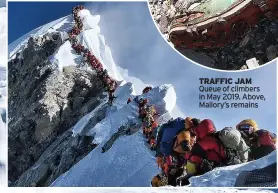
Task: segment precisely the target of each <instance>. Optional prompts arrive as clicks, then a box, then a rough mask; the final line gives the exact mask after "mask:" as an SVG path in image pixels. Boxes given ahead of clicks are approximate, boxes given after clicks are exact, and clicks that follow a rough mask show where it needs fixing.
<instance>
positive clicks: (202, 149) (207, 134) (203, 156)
mask: <svg viewBox="0 0 278 193" xmlns="http://www.w3.org/2000/svg"><path fill="white" fill-rule="evenodd" d="M215 131H216V129H215V126H214V124H213V122H212V121H211V120H209V119H205V120H203V121H201V122H200V123H199V124H198V126H197V127H195V128H193V132H194V133H195V135H196V143H195V144H194V145H193V147H192V150H191V151H190V152H189V153H187V154H186V156H185V158H186V160H187V163H186V170H187V174H188V175H189V176H195V175H201V174H204V173H206V172H208V171H211V170H212V169H214V168H215V167H220V166H222V165H224V164H225V160H226V155H225V150H224V147H223V145H222V144H220V143H218V141H217V139H216V137H214V135H213V134H214V133H215Z"/></svg>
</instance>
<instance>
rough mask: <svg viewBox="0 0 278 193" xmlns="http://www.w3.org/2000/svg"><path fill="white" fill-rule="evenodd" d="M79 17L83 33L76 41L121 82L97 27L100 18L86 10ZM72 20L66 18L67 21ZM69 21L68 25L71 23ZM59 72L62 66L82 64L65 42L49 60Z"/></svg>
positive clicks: (87, 68)
mask: <svg viewBox="0 0 278 193" xmlns="http://www.w3.org/2000/svg"><path fill="white" fill-rule="evenodd" d="M79 16H80V17H81V20H82V22H83V25H84V27H83V31H82V33H81V34H79V35H78V40H79V43H80V44H81V45H83V46H84V47H85V48H88V49H89V50H90V51H91V52H92V53H93V54H94V55H95V56H96V58H97V59H99V61H100V62H101V63H102V64H103V68H104V69H107V70H108V73H109V75H110V76H111V77H112V78H114V79H115V80H118V81H122V80H123V77H122V76H121V74H120V72H119V71H118V69H117V66H116V64H115V62H114V60H113V57H112V53H111V50H110V48H109V47H108V46H106V45H105V39H104V36H102V35H101V34H100V28H99V26H98V23H99V20H100V16H99V15H96V16H93V15H91V14H90V12H89V11H88V10H82V11H80V12H79ZM70 19H72V18H68V19H67V21H69V20H70ZM72 22H73V21H71V22H70V23H72ZM51 61H52V62H54V63H55V64H56V65H57V66H58V67H59V69H60V70H62V69H63V67H64V66H71V65H73V66H80V64H81V63H82V57H81V56H79V55H76V54H75V52H74V50H73V49H72V48H71V45H70V42H69V41H66V42H65V43H64V44H63V45H62V46H61V47H60V49H59V50H58V51H57V53H56V54H55V55H54V56H53V58H51ZM83 68H84V69H86V70H90V67H88V66H83Z"/></svg>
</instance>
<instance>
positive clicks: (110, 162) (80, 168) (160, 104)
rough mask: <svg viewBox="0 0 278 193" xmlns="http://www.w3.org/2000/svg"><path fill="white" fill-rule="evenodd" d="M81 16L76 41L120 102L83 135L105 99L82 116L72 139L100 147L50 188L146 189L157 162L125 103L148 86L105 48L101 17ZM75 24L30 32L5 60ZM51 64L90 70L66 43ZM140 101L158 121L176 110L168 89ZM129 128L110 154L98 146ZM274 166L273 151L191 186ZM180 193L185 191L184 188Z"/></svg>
mask: <svg viewBox="0 0 278 193" xmlns="http://www.w3.org/2000/svg"><path fill="white" fill-rule="evenodd" d="M80 17H81V19H82V21H83V23H84V27H85V30H84V31H83V32H82V33H81V34H80V35H79V36H78V40H79V42H80V43H81V44H82V45H83V46H84V47H86V48H88V49H89V50H90V51H91V52H92V53H93V54H94V55H95V56H96V57H97V58H98V59H99V60H100V62H101V63H102V64H103V65H104V68H105V69H107V70H108V73H109V74H110V76H111V77H113V78H114V79H116V80H118V81H121V84H120V86H119V88H118V89H117V90H116V92H115V95H116V96H117V97H118V98H117V99H116V100H115V102H114V104H113V106H112V107H108V109H107V111H106V118H104V119H103V120H102V121H100V122H99V123H97V124H96V125H95V126H94V127H93V128H89V130H87V129H88V128H86V131H85V127H86V126H87V125H88V124H89V121H90V119H91V118H92V117H94V116H95V115H96V112H97V111H98V110H100V109H104V108H105V107H106V106H107V104H106V102H107V101H106V100H105V99H104V100H103V102H102V103H101V104H100V105H99V106H98V107H97V108H96V109H94V110H93V111H92V112H90V113H88V114H87V115H85V116H84V117H83V118H82V119H80V120H79V122H78V123H77V124H76V125H75V126H74V127H73V130H72V131H73V135H81V134H84V133H85V135H89V136H93V141H92V142H93V143H94V144H97V145H98V146H97V147H96V148H95V149H93V150H92V151H91V152H90V153H89V154H88V155H87V156H85V157H84V158H83V159H82V160H80V161H79V162H78V163H77V164H75V165H74V166H73V167H72V168H71V169H69V171H67V172H66V173H64V174H63V175H61V176H60V177H59V178H58V179H56V181H55V182H54V183H53V184H52V186H106V187H109V186H110V187H111V186H127V187H128V186H132V187H138V186H144V187H148V186H150V181H151V179H152V177H153V176H154V175H156V174H158V173H159V169H158V168H157V165H156V163H155V157H154V154H153V152H151V151H150V150H149V147H148V145H147V144H146V143H145V139H144V137H143V135H142V133H141V132H140V130H139V128H140V122H139V120H138V107H137V104H136V103H135V102H131V103H130V104H126V101H127V99H128V98H129V97H132V98H134V96H135V95H138V94H140V93H141V92H142V89H143V88H144V87H145V86H146V85H145V84H144V83H143V82H142V81H141V80H139V79H137V78H134V77H130V76H128V72H127V70H124V69H121V68H119V67H118V66H117V65H116V64H115V62H114V60H113V57H112V54H111V50H110V48H109V47H108V46H106V44H105V39H104V37H103V36H102V35H101V34H100V28H99V27H98V22H99V19H100V16H92V15H91V14H90V13H89V12H88V10H83V11H81V12H80ZM73 23H74V22H73V18H72V16H67V17H64V18H61V19H58V20H56V21H54V22H51V23H49V24H46V25H44V26H42V27H39V28H37V29H35V30H33V31H31V32H30V33H28V34H26V35H25V36H23V37H21V38H19V39H18V40H16V41H15V42H13V43H12V44H11V45H10V46H9V56H10V57H11V58H12V57H14V55H15V54H16V53H18V52H20V51H21V50H22V49H23V48H24V46H25V44H26V43H27V40H28V38H29V37H30V36H42V35H44V34H46V33H48V32H54V31H57V32H61V33H62V34H63V36H64V38H65V39H66V38H67V35H66V33H65V31H68V30H69V29H70V28H71V27H72V26H73ZM49 60H50V61H51V62H52V63H54V64H55V65H56V66H57V68H58V69H59V70H62V69H63V67H65V66H69V65H73V66H77V67H80V68H83V69H84V70H91V69H90V67H88V66H86V65H85V66H83V65H82V58H81V57H80V56H79V55H77V54H75V52H74V51H73V49H72V48H71V45H70V42H69V41H65V42H64V43H63V45H62V46H61V47H60V48H59V49H58V50H57V52H56V53H55V54H54V55H52V56H51V57H50V58H49ZM140 97H143V98H148V99H149V103H150V104H154V105H155V107H156V110H157V112H158V113H160V114H163V116H162V117H161V118H160V119H159V122H164V121H166V120H167V119H169V118H170V113H171V112H172V111H173V109H174V108H175V105H176V93H175V90H174V88H173V86H171V85H161V86H157V87H155V88H154V89H153V90H151V91H150V92H149V93H147V94H144V95H142V96H139V98H140ZM130 123H134V124H136V126H135V128H131V129H133V130H134V131H135V132H134V133H133V134H132V135H121V136H120V137H119V138H118V139H117V140H116V141H115V142H114V143H113V144H112V146H111V148H110V149H108V150H107V151H106V152H104V153H102V147H104V146H105V145H106V144H107V143H108V142H109V140H110V139H111V138H112V136H113V135H114V134H116V133H117V132H119V128H120V127H121V126H123V125H127V124H130ZM275 161H276V152H275V153H273V154H271V155H270V156H268V157H266V158H263V159H261V160H257V161H255V162H251V163H248V164H243V165H238V166H231V167H226V168H221V169H217V170H215V171H212V172H210V173H208V174H205V175H203V176H199V177H194V178H192V179H191V186H232V185H233V183H234V182H235V178H236V176H237V175H238V174H239V172H240V171H242V170H250V169H252V168H260V167H263V166H265V165H268V164H271V163H273V162H275ZM228 173H229V175H228ZM230 174H232V175H230ZM215 179H217V180H215ZM219 179H221V180H219ZM216 181H217V182H216ZM168 190H169V189H165V192H166V191H168ZM177 191H178V190H177ZM182 191H183V192H184V189H183V190H182ZM236 191H238V190H235V192H236ZM196 192H197V191H196ZM214 192H215V191H214Z"/></svg>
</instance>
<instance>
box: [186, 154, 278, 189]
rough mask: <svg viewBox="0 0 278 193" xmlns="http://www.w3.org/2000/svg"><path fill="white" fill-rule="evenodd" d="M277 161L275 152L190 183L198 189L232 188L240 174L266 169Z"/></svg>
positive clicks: (212, 172) (209, 174) (210, 173)
mask: <svg viewBox="0 0 278 193" xmlns="http://www.w3.org/2000/svg"><path fill="white" fill-rule="evenodd" d="M276 160H277V152H276V151H274V152H272V153H271V154H269V155H268V156H265V157H263V158H261V159H259V160H256V161H252V162H248V163H245V164H239V165H235V166H228V167H223V168H218V169H215V170H213V171H211V172H208V173H206V174H204V175H202V176H198V177H192V178H190V180H189V181H190V184H191V186H196V187H197V186H198V187H232V186H234V184H235V182H236V179H237V177H238V175H239V174H240V172H242V171H252V170H255V169H260V168H264V167H266V166H268V165H270V164H272V163H276ZM200 182H201V183H200Z"/></svg>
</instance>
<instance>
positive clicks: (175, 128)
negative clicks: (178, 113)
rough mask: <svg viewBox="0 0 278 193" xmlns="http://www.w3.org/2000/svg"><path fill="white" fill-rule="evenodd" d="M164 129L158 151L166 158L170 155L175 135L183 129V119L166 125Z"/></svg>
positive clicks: (177, 119)
mask: <svg viewBox="0 0 278 193" xmlns="http://www.w3.org/2000/svg"><path fill="white" fill-rule="evenodd" d="M164 127H165V129H164V131H163V134H162V138H161V141H160V146H159V151H160V153H162V154H163V155H164V156H168V155H171V153H172V151H173V147H174V143H175V141H176V137H177V135H178V134H179V132H180V131H182V130H183V129H184V119H182V118H180V117H179V118H176V119H174V120H172V121H169V122H168V123H166V125H165V126H164Z"/></svg>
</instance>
